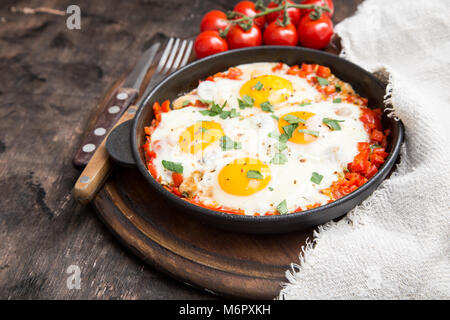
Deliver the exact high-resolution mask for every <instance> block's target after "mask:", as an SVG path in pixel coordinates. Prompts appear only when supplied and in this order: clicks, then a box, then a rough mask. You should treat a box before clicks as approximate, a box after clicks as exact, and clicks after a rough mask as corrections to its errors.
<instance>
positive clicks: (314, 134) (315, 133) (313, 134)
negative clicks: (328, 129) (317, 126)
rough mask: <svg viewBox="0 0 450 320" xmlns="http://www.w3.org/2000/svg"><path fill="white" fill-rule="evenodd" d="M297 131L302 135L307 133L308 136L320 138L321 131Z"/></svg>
mask: <svg viewBox="0 0 450 320" xmlns="http://www.w3.org/2000/svg"><path fill="white" fill-rule="evenodd" d="M297 131H298V132H300V133H306V134H310V135H312V136H316V137H318V136H319V131H314V130H306V129H298V130H297Z"/></svg>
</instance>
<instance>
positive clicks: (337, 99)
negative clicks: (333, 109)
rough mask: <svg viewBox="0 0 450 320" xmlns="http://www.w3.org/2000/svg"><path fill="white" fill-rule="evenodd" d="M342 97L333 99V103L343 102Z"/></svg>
mask: <svg viewBox="0 0 450 320" xmlns="http://www.w3.org/2000/svg"><path fill="white" fill-rule="evenodd" d="M341 102H342V99H341V98H336V99H334V100H333V103H341Z"/></svg>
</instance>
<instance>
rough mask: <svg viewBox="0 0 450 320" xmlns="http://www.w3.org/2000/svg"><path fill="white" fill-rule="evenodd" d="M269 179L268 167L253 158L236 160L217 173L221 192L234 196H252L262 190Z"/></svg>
mask: <svg viewBox="0 0 450 320" xmlns="http://www.w3.org/2000/svg"><path fill="white" fill-rule="evenodd" d="M249 171H251V172H250V173H249ZM258 173H259V174H258ZM270 179H271V176H270V169H269V166H268V165H266V164H264V163H263V162H261V161H259V160H258V159H254V158H240V159H236V160H234V161H232V162H230V163H229V164H227V165H226V166H225V167H223V169H222V170H221V171H220V172H219V185H220V187H221V188H222V190H224V191H225V192H227V193H229V194H233V195H236V196H249V195H251V194H254V193H255V192H258V191H260V190H262V189H264V188H265V187H266V186H267V184H268V183H269V181H270Z"/></svg>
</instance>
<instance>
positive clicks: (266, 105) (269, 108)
mask: <svg viewBox="0 0 450 320" xmlns="http://www.w3.org/2000/svg"><path fill="white" fill-rule="evenodd" d="M260 107H261V110H262V111H265V112H274V111H275V109H274V108H273V105H271V104H270V102H269V101H265V102H263V103H261V104H260Z"/></svg>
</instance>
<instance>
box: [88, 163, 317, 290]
mask: <svg viewBox="0 0 450 320" xmlns="http://www.w3.org/2000/svg"><path fill="white" fill-rule="evenodd" d="M93 205H94V206H95V208H96V209H97V212H98V214H99V216H100V218H101V219H102V220H103V221H104V223H105V224H106V225H107V226H108V227H109V228H110V229H111V231H112V232H113V233H114V234H115V235H116V236H117V238H118V239H119V240H121V242H122V243H123V244H124V245H125V246H126V247H128V248H129V249H131V250H132V251H133V252H134V253H135V254H137V255H138V256H139V257H141V258H142V259H143V260H145V261H146V262H147V263H149V264H150V265H152V266H154V267H155V268H157V269H159V270H161V271H162V272H165V273H166V274H168V275H170V276H172V277H174V278H176V279H178V280H180V281H182V282H184V283H186V284H190V285H193V286H195V287H198V288H201V289H203V290H207V291H210V292H213V293H216V294H220V295H223V296H227V297H239V298H251V299H272V298H275V297H276V296H277V295H278V293H279V291H280V289H281V286H282V283H283V282H286V278H285V272H286V270H288V269H289V268H290V264H291V263H292V262H297V261H299V260H298V254H299V252H300V251H301V246H302V245H304V244H305V242H306V239H307V238H308V237H311V233H312V230H311V229H309V230H305V231H300V232H294V233H289V234H281V235H247V234H239V233H232V232H226V231H222V230H219V229H215V228H212V227H210V226H208V225H205V224H202V223H200V222H198V221H196V220H193V219H192V218H190V217H189V216H187V215H186V214H185V213H184V212H183V211H182V210H179V209H178V208H175V207H173V206H172V205H171V204H169V203H167V202H166V201H164V200H163V199H162V198H160V197H159V196H158V195H157V194H154V193H152V191H151V190H150V188H149V187H148V186H147V182H146V181H145V180H144V179H143V177H142V176H141V175H140V173H139V171H138V170H137V169H128V168H119V167H117V168H116V169H115V170H114V172H113V173H112V175H111V176H110V178H109V179H108V181H107V182H106V184H105V186H104V188H103V189H102V190H101V191H100V192H99V193H98V195H97V196H96V198H95V199H94V201H93ZM148 285H149V286H151V283H149V284H148Z"/></svg>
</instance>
